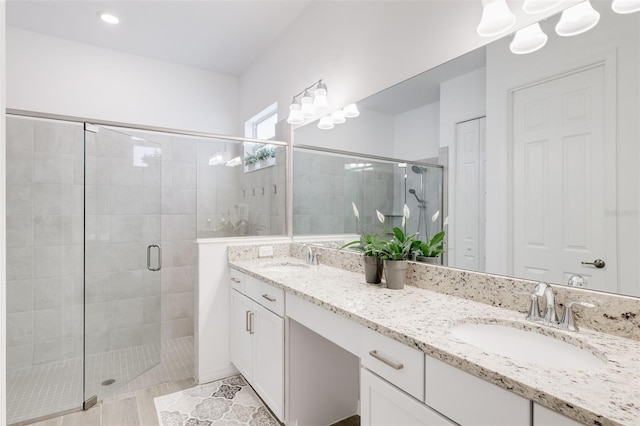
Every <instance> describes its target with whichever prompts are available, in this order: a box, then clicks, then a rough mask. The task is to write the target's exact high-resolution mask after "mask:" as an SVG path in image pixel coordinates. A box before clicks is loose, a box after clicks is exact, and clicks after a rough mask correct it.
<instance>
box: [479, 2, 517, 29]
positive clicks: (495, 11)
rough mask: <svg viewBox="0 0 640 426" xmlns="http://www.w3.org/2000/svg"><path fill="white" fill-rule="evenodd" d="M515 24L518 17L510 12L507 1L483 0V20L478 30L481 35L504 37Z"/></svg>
mask: <svg viewBox="0 0 640 426" xmlns="http://www.w3.org/2000/svg"><path fill="white" fill-rule="evenodd" d="M515 23H516V17H515V16H514V15H513V13H511V11H510V10H509V6H507V1H506V0H482V19H481V20H480V24H479V25H478V28H477V31H478V34H479V35H481V36H482V37H493V36H498V35H504V34H506V33H507V32H509V30H510V29H511V27H513V25H514V24H515Z"/></svg>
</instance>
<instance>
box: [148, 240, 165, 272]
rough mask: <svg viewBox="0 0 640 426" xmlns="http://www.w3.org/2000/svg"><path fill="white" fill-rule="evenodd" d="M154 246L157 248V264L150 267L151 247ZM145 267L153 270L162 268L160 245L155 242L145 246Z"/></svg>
mask: <svg viewBox="0 0 640 426" xmlns="http://www.w3.org/2000/svg"><path fill="white" fill-rule="evenodd" d="M152 247H155V248H157V249H158V266H157V267H156V268H152V267H151V248H152ZM147 269H148V270H150V271H153V272H156V271H159V270H160V269H162V247H160V246H159V245H157V244H151V245H148V246H147Z"/></svg>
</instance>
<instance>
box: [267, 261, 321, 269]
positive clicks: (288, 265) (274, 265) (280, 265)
mask: <svg viewBox="0 0 640 426" xmlns="http://www.w3.org/2000/svg"><path fill="white" fill-rule="evenodd" d="M262 267H263V268H264V269H273V270H291V269H294V270H295V269H309V268H310V267H311V266H309V265H307V264H306V263H302V262H291V261H288V260H283V261H281V262H269V263H265V264H264V265H262Z"/></svg>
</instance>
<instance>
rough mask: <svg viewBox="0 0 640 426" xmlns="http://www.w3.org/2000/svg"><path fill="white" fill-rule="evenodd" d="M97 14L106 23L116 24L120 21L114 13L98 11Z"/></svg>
mask: <svg viewBox="0 0 640 426" xmlns="http://www.w3.org/2000/svg"><path fill="white" fill-rule="evenodd" d="M98 16H99V17H100V19H102V20H103V21H104V22H106V23H107V24H117V23H118V22H120V19H118V17H117V16H116V15H112V14H111V13H107V12H98Z"/></svg>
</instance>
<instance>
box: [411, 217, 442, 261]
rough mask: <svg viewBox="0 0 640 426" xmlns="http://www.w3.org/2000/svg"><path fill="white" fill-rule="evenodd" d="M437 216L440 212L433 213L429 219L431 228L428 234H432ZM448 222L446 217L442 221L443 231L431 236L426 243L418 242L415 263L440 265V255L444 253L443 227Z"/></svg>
mask: <svg viewBox="0 0 640 426" xmlns="http://www.w3.org/2000/svg"><path fill="white" fill-rule="evenodd" d="M439 216H440V210H438V211H437V212H435V213H434V214H433V216H432V217H431V226H430V227H429V228H430V229H429V234H432V228H433V224H434V223H435V222H436V220H438V217H439ZM448 221H449V218H448V217H447V218H446V219H445V220H444V224H443V229H442V230H441V231H440V232H438V233H437V234H435V235H433V237H431V239H430V240H429V241H426V242H424V241H419V244H417V247H416V248H417V250H416V252H417V253H418V256H417V258H416V260H417V261H419V262H424V263H431V264H434V265H439V264H440V255H441V254H442V252H444V235H445V231H444V227H445V226H447V223H448Z"/></svg>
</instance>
